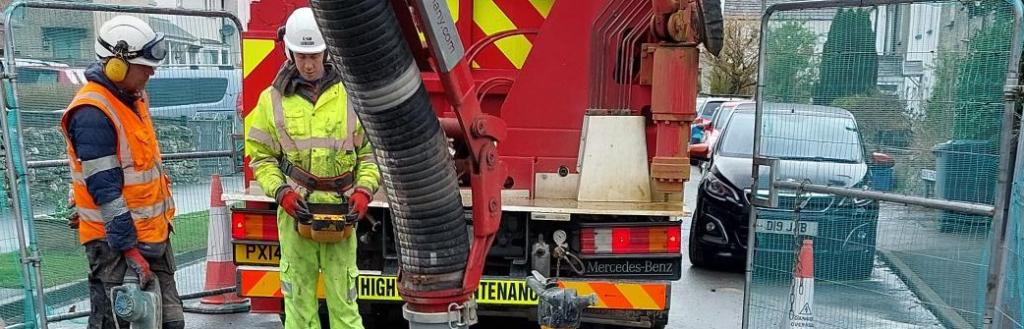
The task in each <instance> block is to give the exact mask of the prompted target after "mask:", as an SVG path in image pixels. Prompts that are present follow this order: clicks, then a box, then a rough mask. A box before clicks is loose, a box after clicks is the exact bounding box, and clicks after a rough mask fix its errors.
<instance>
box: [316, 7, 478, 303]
mask: <svg viewBox="0 0 1024 329" xmlns="http://www.w3.org/2000/svg"><path fill="white" fill-rule="evenodd" d="M310 5H311V7H312V8H313V12H314V14H315V15H316V18H317V22H318V23H319V25H320V28H321V30H322V31H323V34H324V38H325V41H326V42H327V45H328V50H329V52H330V55H331V56H332V58H333V61H334V63H335V64H336V65H338V66H340V68H341V72H342V73H341V74H342V79H343V82H344V84H345V88H346V90H347V91H348V94H349V102H353V103H354V104H355V112H356V115H357V116H358V117H359V119H360V120H361V121H362V123H363V127H364V128H365V130H366V136H367V137H368V138H369V140H370V143H371V144H372V145H373V148H374V153H375V155H376V156H377V162H378V164H379V166H380V170H381V176H382V178H383V183H384V187H385V188H386V189H387V195H388V201H389V204H390V206H391V213H392V218H393V223H394V225H393V228H394V234H395V237H396V240H397V241H396V248H397V250H398V255H399V257H400V264H401V274H402V279H401V282H399V284H400V287H402V288H403V289H404V290H405V291H423V292H430V291H439V290H446V289H454V288H461V286H462V279H463V274H464V272H465V270H466V262H467V257H468V255H469V233H468V231H467V228H466V226H467V224H466V219H465V215H464V212H463V206H462V197H461V195H460V194H459V185H458V180H457V176H456V173H455V166H454V164H453V161H452V159H451V155H450V154H449V153H448V142H447V139H446V138H445V135H444V133H443V131H442V130H441V124H440V122H439V121H438V119H437V116H436V115H435V114H434V111H433V109H432V107H431V104H430V98H429V95H428V94H427V91H426V89H425V88H424V87H423V82H422V80H421V79H420V71H419V68H418V67H417V66H416V63H415V61H414V60H413V56H412V52H411V51H410V49H409V46H408V44H406V41H405V39H404V37H403V35H402V31H401V27H400V26H399V22H398V19H397V18H396V16H395V13H394V11H393V10H392V8H391V1H386V0H334V1H330V0H319V1H318V0H312V1H310Z"/></svg>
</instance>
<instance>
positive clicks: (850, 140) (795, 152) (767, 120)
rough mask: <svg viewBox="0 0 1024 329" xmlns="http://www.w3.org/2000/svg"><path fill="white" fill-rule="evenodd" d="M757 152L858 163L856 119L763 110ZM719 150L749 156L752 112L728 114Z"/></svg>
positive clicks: (861, 157)
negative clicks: (759, 142)
mask: <svg viewBox="0 0 1024 329" xmlns="http://www.w3.org/2000/svg"><path fill="white" fill-rule="evenodd" d="M763 120H764V124H763V129H762V133H761V145H762V151H761V154H762V155H764V156H767V157H773V158H779V159H783V160H804V161H828V162H842V163H860V162H862V161H863V150H862V149H861V144H860V135H859V134H858V132H857V124H856V122H855V121H854V120H853V119H851V118H847V117H837V116H829V115H814V114H807V113H803V114H801V113H766V114H764V116H763ZM719 142H720V143H721V144H720V145H719V151H718V152H720V154H722V155H724V156H731V157H747V158H749V157H752V154H753V152H754V113H750V112H740V113H736V114H734V115H733V116H732V120H731V121H729V125H728V127H727V128H726V130H725V132H724V133H723V135H722V140H721V141H719Z"/></svg>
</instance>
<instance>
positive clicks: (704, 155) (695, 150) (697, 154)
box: [689, 143, 708, 161]
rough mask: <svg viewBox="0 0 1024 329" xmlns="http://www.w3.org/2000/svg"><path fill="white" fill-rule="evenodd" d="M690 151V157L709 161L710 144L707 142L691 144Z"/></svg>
mask: <svg viewBox="0 0 1024 329" xmlns="http://www.w3.org/2000/svg"><path fill="white" fill-rule="evenodd" d="M689 151H690V159H693V160H698V161H707V160H708V144H707V143H700V144H693V145H690V148H689Z"/></svg>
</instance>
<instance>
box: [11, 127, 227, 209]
mask: <svg viewBox="0 0 1024 329" xmlns="http://www.w3.org/2000/svg"><path fill="white" fill-rule="evenodd" d="M59 122H60V114H59V113H53V112H23V114H22V126H23V128H24V131H23V133H22V135H21V136H22V143H23V145H24V154H25V156H26V159H27V160H28V161H38V160H54V159H64V158H66V157H67V152H66V144H65V141H64V136H63V134H61V132H60V130H59V128H58V127H59ZM218 123H220V124H221V125H225V128H224V129H223V130H224V131H228V132H230V131H231V122H230V121H223V122H218ZM154 125H155V126H156V130H157V136H158V139H159V142H160V150H161V152H162V153H164V154H170V153H182V152H193V151H197V150H204V149H205V150H210V149H211V148H210V147H203V145H199V144H200V142H199V141H200V139H199V138H197V136H198V135H200V134H204V133H207V134H208V133H209V132H210V130H209V129H210V127H211V123H210V122H209V121H207V122H204V124H203V125H201V126H200V125H195V124H194V122H192V121H189V120H185V119H184V118H182V119H161V118H157V119H154ZM193 126H195V127H193ZM199 127H203V129H199ZM201 130H206V131H205V132H204V131H201ZM200 161H201V160H176V161H165V162H164V168H165V169H166V170H167V172H168V175H169V176H170V177H171V180H172V181H173V183H174V184H175V185H179V184H191V183H197V182H200V181H204V180H206V179H208V177H209V170H203V169H202V168H201V166H200ZM0 169H3V168H0ZM215 169H217V168H215ZM227 171H230V168H220V169H219V170H218V172H221V173H223V172H227ZM3 181H4V182H3V184H2V186H3V188H4V190H6V187H7V184H6V180H3ZM29 182H30V185H29V189H30V192H31V194H32V195H31V199H32V204H33V207H34V209H35V211H36V213H54V212H55V210H56V212H60V210H61V208H63V207H64V206H65V205H66V201H65V200H66V197H67V195H68V186H69V185H68V184H70V180H69V174H68V168H67V167H66V166H61V167H55V168H38V169H30V170H29Z"/></svg>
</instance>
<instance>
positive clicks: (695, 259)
mask: <svg viewBox="0 0 1024 329" xmlns="http://www.w3.org/2000/svg"><path fill="white" fill-rule="evenodd" d="M698 218H700V213H696V212H695V213H694V214H693V219H691V220H690V239H689V242H690V245H689V246H688V248H687V250H688V251H689V255H690V264H693V266H696V267H700V268H713V267H715V266H716V263H715V258H714V257H715V256H714V255H712V254H710V253H708V251H707V250H705V249H704V245H702V244H701V243H700V241H699V240H700V239H699V238H698V234H697V230H698V228H699V227H700V226H699V225H697V224H698V223H697V222H698V221H699V219H698Z"/></svg>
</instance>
